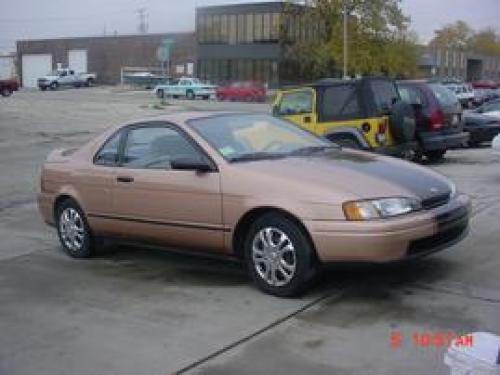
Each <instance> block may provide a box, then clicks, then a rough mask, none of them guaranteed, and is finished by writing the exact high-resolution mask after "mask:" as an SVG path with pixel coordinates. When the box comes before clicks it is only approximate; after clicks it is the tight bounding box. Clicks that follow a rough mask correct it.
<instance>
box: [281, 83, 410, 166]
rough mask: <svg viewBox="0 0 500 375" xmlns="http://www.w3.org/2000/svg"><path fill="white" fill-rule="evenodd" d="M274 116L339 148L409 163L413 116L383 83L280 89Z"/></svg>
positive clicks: (390, 85)
mask: <svg viewBox="0 0 500 375" xmlns="http://www.w3.org/2000/svg"><path fill="white" fill-rule="evenodd" d="M273 114H274V115H275V116H278V117H283V118H286V119H288V120H290V121H292V122H294V123H295V124H297V125H299V126H301V127H303V128H305V129H307V130H309V131H311V132H313V133H315V134H318V135H321V136H324V137H326V138H328V139H329V140H330V141H332V142H335V143H338V144H340V145H341V146H344V147H352V148H359V149H364V150H371V151H376V152H380V153H384V154H389V155H394V156H401V157H405V158H409V159H411V158H412V157H413V155H414V151H415V149H416V142H415V118H414V114H413V110H412V108H411V106H409V105H408V104H406V103H404V102H403V101H402V100H401V98H400V96H399V92H398V89H397V87H396V83H395V82H394V81H393V80H391V79H388V78H383V77H363V78H358V79H352V80H339V79H323V80H321V81H319V82H316V83H313V84H310V85H304V86H301V87H295V88H284V89H281V90H279V91H278V93H277V96H276V100H275V102H274V105H273Z"/></svg>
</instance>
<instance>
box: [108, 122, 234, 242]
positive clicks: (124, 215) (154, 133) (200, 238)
mask: <svg viewBox="0 0 500 375" xmlns="http://www.w3.org/2000/svg"><path fill="white" fill-rule="evenodd" d="M120 159H121V160H120V170H119V173H118V174H117V175H116V180H115V185H114V188H113V193H112V195H113V203H112V204H113V216H115V219H116V220H118V221H121V227H120V228H119V232H120V233H119V234H120V235H122V236H125V237H133V238H144V239H149V240H153V241H157V242H160V243H161V244H163V245H168V246H178V247H188V248H193V249H196V250H203V251H222V250H223V242H224V241H223V237H224V236H223V234H224V231H225V229H224V226H223V221H222V198H221V190H220V177H219V173H218V172H216V171H214V172H203V173H201V172H196V171H193V170H173V169H172V168H171V161H172V160H174V159H191V160H200V159H204V160H206V161H209V162H210V163H213V162H212V161H211V160H210V159H209V158H208V156H207V155H206V154H205V153H204V152H203V151H202V150H201V148H200V146H198V145H197V144H196V143H195V141H194V140H192V139H191V138H190V137H189V136H188V135H187V134H185V133H184V132H183V131H182V130H180V129H179V128H177V127H176V126H173V125H169V124H166V123H158V122H152V123H148V124H138V125H134V126H131V127H129V129H128V130H127V133H126V135H125V136H124V140H123V148H122V154H121V158H120Z"/></svg>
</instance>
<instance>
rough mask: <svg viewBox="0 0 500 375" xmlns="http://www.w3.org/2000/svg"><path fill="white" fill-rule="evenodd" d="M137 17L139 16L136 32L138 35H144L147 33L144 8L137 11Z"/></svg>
mask: <svg viewBox="0 0 500 375" xmlns="http://www.w3.org/2000/svg"><path fill="white" fill-rule="evenodd" d="M137 15H138V16H139V25H138V26H137V31H138V32H139V33H140V34H145V33H147V32H148V22H147V14H146V8H139V9H137Z"/></svg>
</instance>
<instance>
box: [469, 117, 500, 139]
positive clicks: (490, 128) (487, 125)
mask: <svg viewBox="0 0 500 375" xmlns="http://www.w3.org/2000/svg"><path fill="white" fill-rule="evenodd" d="M464 121H465V122H464V131H466V132H467V133H469V146H472V147H474V146H477V145H479V144H481V143H483V142H490V141H491V140H492V139H493V138H494V137H495V136H496V135H497V134H499V133H500V118H498V119H496V118H494V117H491V116H486V115H483V114H482V113H478V112H476V111H466V112H464Z"/></svg>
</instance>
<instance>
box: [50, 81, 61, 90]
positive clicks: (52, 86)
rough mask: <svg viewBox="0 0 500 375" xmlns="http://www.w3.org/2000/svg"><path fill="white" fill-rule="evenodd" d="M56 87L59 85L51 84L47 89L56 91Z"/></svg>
mask: <svg viewBox="0 0 500 375" xmlns="http://www.w3.org/2000/svg"><path fill="white" fill-rule="evenodd" d="M58 86H59V84H58V83H57V82H52V83H51V84H50V86H49V87H50V89H51V90H57V87H58Z"/></svg>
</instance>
